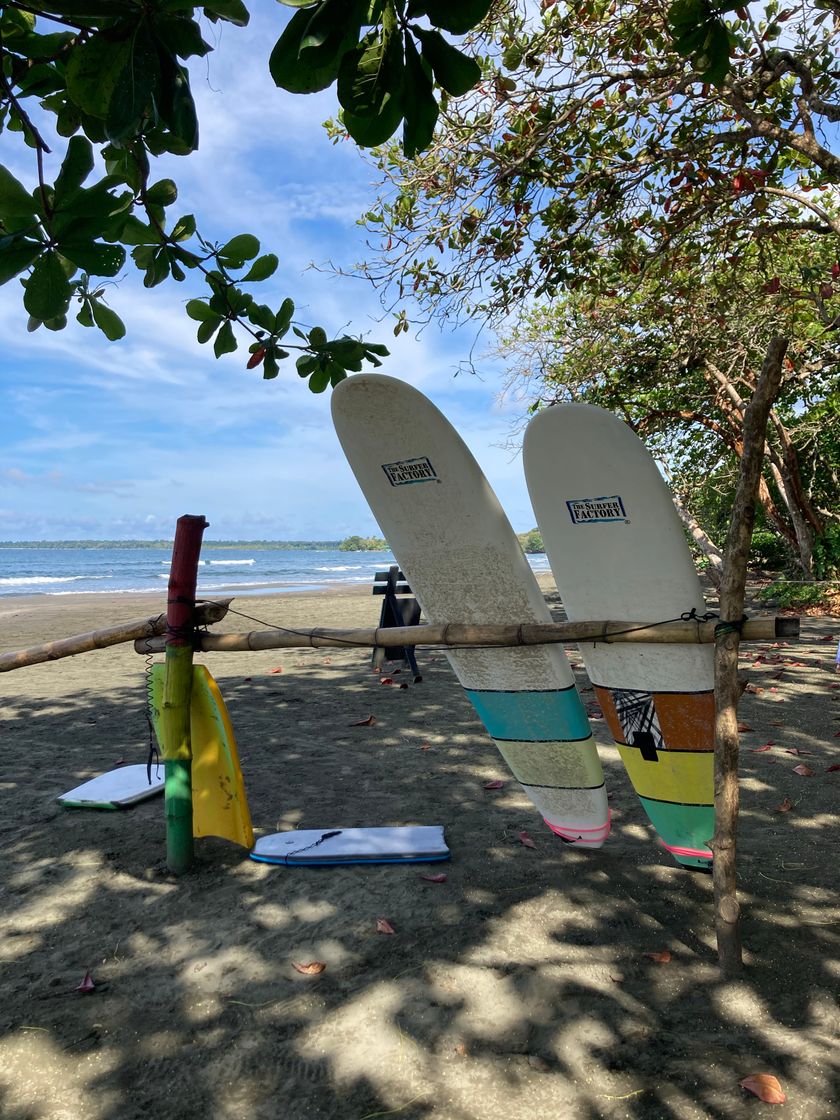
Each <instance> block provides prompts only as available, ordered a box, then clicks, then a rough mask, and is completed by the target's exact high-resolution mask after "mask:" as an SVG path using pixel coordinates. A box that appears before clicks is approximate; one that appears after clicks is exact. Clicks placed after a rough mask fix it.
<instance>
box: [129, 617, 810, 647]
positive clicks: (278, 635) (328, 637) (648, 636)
mask: <svg viewBox="0 0 840 1120" xmlns="http://www.w3.org/2000/svg"><path fill="white" fill-rule="evenodd" d="M715 626H716V623H715V622H713V621H712V622H701V621H700V619H694V620H692V621H689V622H683V621H680V622H627V621H622V622H616V621H606V622H601V621H596V622H588V621H582V620H581V621H578V622H545V623H538V622H529V623H523V624H522V625H520V626H515V625H511V624H508V623H504V624H499V625H492V624H487V625H477V624H468V623H460V622H449V623H425V624H423V625H418V626H401V627H388V628H385V629H369V630H330V629H327V628H326V627H322V626H319V627H316V628H314V629H312V630H295V631H293V632H290V631H288V630H251V631H249V632H248V633H243V634H213V633H209V632H208V633H198V634H196V636H195V648H196V649H199V650H202V651H204V652H211V651H216V652H220V653H222V652H224V653H234V652H238V651H243V652H244V651H248V650H259V649H321V648H322V647H327V646H332V647H338V648H347V647H350V646H358V647H361V648H373V647H376V646H385V647H386V648H390V647H393V646H396V647H398V648H399V647H401V646H405V647H413V646H443V647H446V646H463V647H468V646H510V647H515V646H538V645H556V644H557V643H563V642H608V643H612V642H641V643H643V644H654V645H660V644H668V645H674V644H686V645H697V644H707V643H713V642H714V640H715ZM798 637H799V619H798V618H797V617H787V616H777V617H774V616H769V617H758V618H751V619H748V620H747V621H746V622H745V623H744V626H743V629H742V631H741V641H742V642H766V641H774V640H776V639H778V638H791V639H796V638H798ZM134 648H135V650H136V651H137V652H138V653H156V652H159V651H161V650H163V649H164V640H163V638H148V639H143V640H142V641H136V642H135V643H134Z"/></svg>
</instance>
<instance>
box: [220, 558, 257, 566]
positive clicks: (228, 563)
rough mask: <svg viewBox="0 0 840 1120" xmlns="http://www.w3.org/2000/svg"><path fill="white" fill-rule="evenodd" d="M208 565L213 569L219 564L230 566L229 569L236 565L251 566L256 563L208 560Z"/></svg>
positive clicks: (249, 561)
mask: <svg viewBox="0 0 840 1120" xmlns="http://www.w3.org/2000/svg"><path fill="white" fill-rule="evenodd" d="M209 563H210V564H212V565H213V566H214V567H218V566H219V565H221V564H225V565H230V566H231V567H233V566H234V565H236V564H248V565H251V564H254V563H256V561H255V560H210V561H209Z"/></svg>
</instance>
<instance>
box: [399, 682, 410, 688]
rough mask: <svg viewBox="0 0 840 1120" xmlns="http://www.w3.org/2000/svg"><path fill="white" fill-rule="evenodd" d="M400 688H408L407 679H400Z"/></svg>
mask: <svg viewBox="0 0 840 1120" xmlns="http://www.w3.org/2000/svg"><path fill="white" fill-rule="evenodd" d="M400 688H408V685H407V683H406V682H405V681H400Z"/></svg>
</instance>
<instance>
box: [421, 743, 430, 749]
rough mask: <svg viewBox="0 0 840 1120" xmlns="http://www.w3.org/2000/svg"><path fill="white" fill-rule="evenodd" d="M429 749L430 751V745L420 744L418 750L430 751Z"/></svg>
mask: <svg viewBox="0 0 840 1120" xmlns="http://www.w3.org/2000/svg"><path fill="white" fill-rule="evenodd" d="M431 749H432V744H431V743H421V744H420V750H421V751H430V750H431Z"/></svg>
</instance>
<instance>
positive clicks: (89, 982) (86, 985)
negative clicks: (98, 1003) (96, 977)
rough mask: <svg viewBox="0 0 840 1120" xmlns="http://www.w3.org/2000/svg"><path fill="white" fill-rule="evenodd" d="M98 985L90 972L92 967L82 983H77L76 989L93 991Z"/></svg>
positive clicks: (78, 990)
mask: <svg viewBox="0 0 840 1120" xmlns="http://www.w3.org/2000/svg"><path fill="white" fill-rule="evenodd" d="M95 987H96V985H95V984H94V982H93V977H92V976H91V974H90V969H88V971H87V972H86V973H85V978H84V980H83V981H82V982H81V984H77V985H76V988H75V991H77V992H92V991H93V990H94V989H95Z"/></svg>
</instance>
